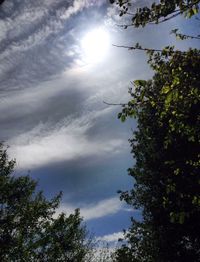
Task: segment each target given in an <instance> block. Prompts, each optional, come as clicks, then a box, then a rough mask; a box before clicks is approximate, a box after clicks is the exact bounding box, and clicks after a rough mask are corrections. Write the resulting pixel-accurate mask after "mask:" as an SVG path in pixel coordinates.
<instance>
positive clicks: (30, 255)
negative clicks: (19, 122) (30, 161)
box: [0, 144, 90, 262]
mask: <svg viewBox="0 0 200 262" xmlns="http://www.w3.org/2000/svg"><path fill="white" fill-rule="evenodd" d="M14 166H15V161H13V160H9V159H8V155H7V152H6V150H5V149H4V147H3V146H2V144H1V145H0V261H2V262H4V261H5V262H7V261H34V262H35V261H42V262H43V261H52V262H54V261H65V262H66V261H68V262H76V261H77V262H81V261H85V258H86V256H87V254H88V251H89V248H90V240H88V238H87V231H86V228H85V226H84V225H83V224H82V218H81V217H80V213H79V210H78V209H77V210H75V212H74V214H70V215H69V216H66V215H65V214H64V213H62V214H60V215H56V208H57V207H58V205H59V202H60V197H61V194H59V195H58V196H56V197H55V198H53V199H52V200H47V199H46V198H45V197H44V195H43V193H42V192H38V191H37V190H36V185H37V183H36V182H35V181H34V180H32V179H31V178H30V177H29V176H18V177H17V176H16V175H14V174H13V171H14Z"/></svg>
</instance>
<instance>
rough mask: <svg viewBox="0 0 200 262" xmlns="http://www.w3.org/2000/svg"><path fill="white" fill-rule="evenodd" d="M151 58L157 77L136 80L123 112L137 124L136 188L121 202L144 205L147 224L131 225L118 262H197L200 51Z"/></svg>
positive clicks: (169, 51)
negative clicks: (126, 256) (125, 259)
mask: <svg viewBox="0 0 200 262" xmlns="http://www.w3.org/2000/svg"><path fill="white" fill-rule="evenodd" d="M149 54H150V57H149V63H150V65H151V67H152V68H153V70H154V71H155V75H154V76H153V78H152V79H151V80H149V81H144V80H136V81H135V82H134V84H135V88H134V90H132V89H130V95H131V100H130V101H129V103H128V104H127V105H126V106H124V108H123V110H122V112H121V113H120V114H119V117H120V118H121V120H122V121H124V120H125V119H126V118H127V117H136V118H137V121H138V129H137V131H135V132H134V137H133V139H131V140H130V142H131V146H132V153H133V154H134V157H135V159H136V164H135V166H134V167H133V168H131V169H130V170H129V174H130V175H131V176H132V177H133V178H134V179H135V185H134V187H133V189H132V190H131V191H130V192H123V193H122V194H121V198H122V199H124V200H126V202H127V203H129V204H131V205H133V206H134V207H135V208H142V210H143V212H142V213H143V219H144V220H143V222H141V223H139V224H137V223H136V221H133V224H132V226H131V228H130V229H129V231H128V233H127V234H126V238H127V240H128V243H129V245H124V246H123V248H122V249H120V250H119V251H118V260H117V261H122V260H120V258H123V257H124V256H125V254H127V255H130V256H131V259H132V260H130V258H129V260H128V261H199V260H200V230H199V220H200V177H199V174H200V76H199V67H200V51H199V50H196V49H190V50H188V51H187V52H180V51H175V50H174V49H173V48H172V47H167V48H166V49H164V50H163V51H162V52H153V51H149ZM138 230H139V231H140V233H138ZM150 243H151V244H150ZM138 254H139V260H137V259H136V258H138ZM142 259H143V260H142Z"/></svg>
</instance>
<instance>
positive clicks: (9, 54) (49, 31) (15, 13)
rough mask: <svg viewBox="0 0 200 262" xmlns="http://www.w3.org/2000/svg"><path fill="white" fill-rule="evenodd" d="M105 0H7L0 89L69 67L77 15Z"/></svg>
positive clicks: (0, 36) (0, 38)
mask: <svg viewBox="0 0 200 262" xmlns="http://www.w3.org/2000/svg"><path fill="white" fill-rule="evenodd" d="M103 2H104V1H94V0H74V1H65V0H58V1H53V0H45V1H40V0H35V1H29V0H22V1H20V3H19V2H16V1H15V0H10V1H6V2H5V4H4V5H3V6H2V8H1V14H0V16H1V20H0V59H1V65H0V79H1V81H0V83H1V90H3V89H4V90H5V89H8V88H9V89H19V88H22V87H23V88H25V87H26V88H27V87H28V86H32V85H33V84H35V83H39V82H40V81H44V80H47V79H49V78H50V77H52V76H55V75H56V74H58V73H60V72H62V71H63V70H65V68H66V67H67V66H70V64H71V62H72V60H73V59H76V57H72V56H68V55H67V52H66V51H67V50H69V49H70V48H71V49H73V45H74V39H73V35H71V34H70V30H71V29H72V28H73V27H74V25H75V24H76V21H75V20H74V18H75V16H76V14H78V13H79V12H81V11H82V10H84V9H85V8H89V7H90V6H93V5H99V3H101V4H102V3H103ZM77 22H78V21H77Z"/></svg>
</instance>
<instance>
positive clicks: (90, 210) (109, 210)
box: [56, 197, 123, 221]
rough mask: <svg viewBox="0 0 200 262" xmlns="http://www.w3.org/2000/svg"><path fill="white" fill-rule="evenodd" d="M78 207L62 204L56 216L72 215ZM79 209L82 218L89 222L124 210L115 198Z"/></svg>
mask: <svg viewBox="0 0 200 262" xmlns="http://www.w3.org/2000/svg"><path fill="white" fill-rule="evenodd" d="M77 206H78V205H76V207H74V206H72V205H68V204H67V203H64V204H61V206H60V208H59V209H58V211H57V212H56V214H57V215H58V214H59V213H61V212H64V213H66V214H70V213H72V212H73V211H74V209H75V208H77ZM78 207H79V208H80V212H81V216H83V218H84V220H85V221H87V220H91V219H97V218H102V217H105V216H108V215H113V214H116V213H117V212H119V211H120V210H121V209H122V208H123V204H122V202H121V201H120V200H119V198H117V197H113V198H108V199H104V200H101V201H99V202H96V203H92V204H88V205H86V204H85V205H80V206H78Z"/></svg>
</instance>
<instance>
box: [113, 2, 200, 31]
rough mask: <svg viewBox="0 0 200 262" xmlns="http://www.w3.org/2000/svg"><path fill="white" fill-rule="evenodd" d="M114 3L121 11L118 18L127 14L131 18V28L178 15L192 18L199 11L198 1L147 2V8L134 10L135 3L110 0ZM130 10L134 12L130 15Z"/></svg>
mask: <svg viewBox="0 0 200 262" xmlns="http://www.w3.org/2000/svg"><path fill="white" fill-rule="evenodd" d="M110 2H111V3H112V4H113V3H116V4H117V5H118V6H119V7H120V9H121V11H120V16H122V15H124V14H128V15H130V17H131V24H130V25H131V26H135V27H140V26H142V27H144V26H145V25H147V24H149V23H155V24H158V23H162V22H165V21H167V20H169V19H172V18H174V17H176V16H178V15H185V16H186V17H189V18H190V17H192V16H193V15H196V14H197V13H198V11H199V5H198V4H199V3H200V0H160V1H159V2H157V1H156V2H153V1H149V2H150V4H149V6H143V7H139V8H136V11H135V8H134V6H135V4H136V3H135V1H130V0H110ZM132 9H133V10H134V11H135V12H134V13H132V12H131V11H132Z"/></svg>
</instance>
